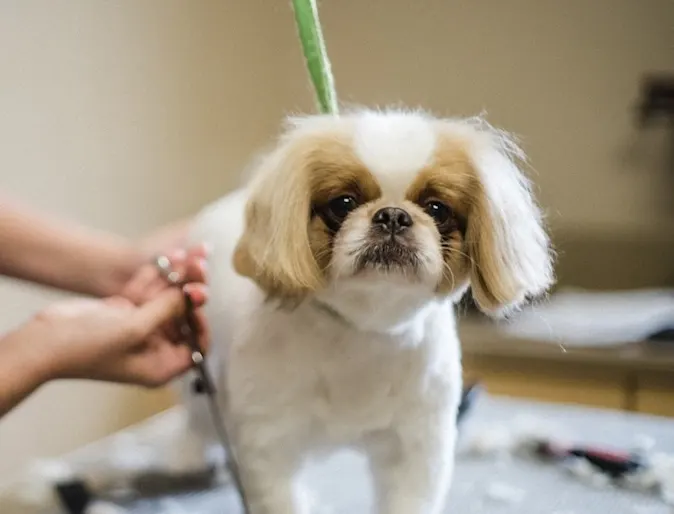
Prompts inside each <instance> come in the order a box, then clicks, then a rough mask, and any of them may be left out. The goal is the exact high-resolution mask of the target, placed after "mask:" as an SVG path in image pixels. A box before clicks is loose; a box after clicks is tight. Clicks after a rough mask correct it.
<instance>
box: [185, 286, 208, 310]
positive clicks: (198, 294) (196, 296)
mask: <svg viewBox="0 0 674 514" xmlns="http://www.w3.org/2000/svg"><path fill="white" fill-rule="evenodd" d="M183 291H185V292H186V293H187V294H188V295H190V298H191V299H192V301H193V302H194V303H195V304H197V305H201V304H203V303H204V302H205V301H206V292H205V291H204V289H203V286H199V285H198V284H185V286H184V287H183Z"/></svg>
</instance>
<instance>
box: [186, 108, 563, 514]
mask: <svg viewBox="0 0 674 514" xmlns="http://www.w3.org/2000/svg"><path fill="white" fill-rule="evenodd" d="M523 161H524V155H523V154H522V152H521V150H520V149H519V147H518V146H517V145H516V144H515V142H514V141H513V140H512V138H511V137H509V135H508V134H506V133H504V132H502V131H499V130H497V129H495V128H493V127H491V126H490V125H489V124H488V123H487V122H486V121H484V120H483V119H482V118H469V119H440V118H436V117H434V116H432V115H430V114H428V113H424V112H417V111H413V112H408V111H399V110H385V111H372V110H360V111H353V112H349V113H346V114H342V115H340V116H328V115H316V116H306V117H296V118H291V119H289V120H288V122H287V125H286V127H285V130H284V132H283V134H282V136H281V137H280V139H279V141H278V143H277V145H276V146H275V147H274V148H273V149H272V150H271V151H270V152H269V153H268V154H267V155H265V156H264V157H263V158H262V159H261V160H260V162H259V164H258V165H257V167H256V168H255V170H254V171H255V173H254V174H253V177H252V179H251V180H250V182H249V183H248V185H246V186H245V187H243V188H241V189H239V190H237V191H234V192H233V193H231V194H228V195H226V196H225V197H224V198H222V199H220V200H218V201H216V202H214V203H213V204H211V205H209V206H207V207H206V208H205V209H204V210H203V211H202V213H201V214H200V215H199V216H198V217H197V219H196V222H195V225H194V228H193V230H192V233H191V236H190V238H191V241H192V242H194V243H202V242H206V243H208V244H210V245H211V249H212V251H211V254H210V257H209V270H210V271H209V273H210V276H209V280H210V289H211V298H210V301H209V304H208V306H207V307H206V316H207V319H208V322H209V324H210V327H211V331H212V343H211V347H212V349H211V358H210V364H211V366H212V369H211V372H212V373H213V375H214V376H215V377H216V379H217V381H218V384H219V386H220V389H221V390H222V391H226V393H225V394H224V396H223V398H224V399H223V400H222V405H221V408H222V410H223V411H224V412H225V413H226V419H227V426H228V428H229V430H230V432H231V433H230V436H231V437H232V440H233V445H234V447H235V453H236V457H237V460H238V464H239V467H240V468H241V474H242V480H243V484H244V486H245V490H246V494H247V496H248V501H249V503H250V509H251V512H252V514H305V513H306V512H307V509H308V506H307V501H306V495H305V492H304V491H303V489H302V485H301V484H300V483H298V479H297V476H298V472H299V470H300V469H301V468H302V466H303V464H304V463H305V462H306V461H307V459H310V458H311V457H312V456H315V455H318V454H321V453H324V452H329V451H332V450H334V449H338V448H342V447H350V448H355V449H358V450H359V451H362V452H363V453H364V455H365V456H366V457H367V458H368V460H369V463H370V469H371V471H372V475H373V484H374V487H375V493H376V498H377V501H378V512H380V513H381V514H438V513H440V512H441V511H442V509H443V507H444V505H445V502H446V496H447V492H448V489H449V486H450V483H451V478H452V473H453V460H454V447H455V439H456V414H457V407H458V403H459V399H460V392H461V389H462V381H461V362H460V361H461V359H460V353H461V352H460V345H459V340H458V337H457V332H456V321H455V313H454V311H455V304H456V303H457V301H459V300H460V299H461V297H462V296H463V295H464V294H465V293H466V292H467V291H468V290H470V292H471V295H472V298H473V300H474V302H475V304H476V305H477V306H478V307H479V309H480V310H481V311H483V312H484V313H486V314H487V315H490V316H495V317H502V316H505V315H507V314H509V313H511V312H513V311H515V310H516V309H518V308H520V307H521V306H522V305H524V304H525V303H526V302H527V301H529V300H530V299H532V298H536V297H538V296H540V295H542V294H544V293H545V292H546V290H547V289H548V288H549V286H550V285H551V284H552V282H553V265H552V264H553V259H552V252H551V249H550V243H549V238H548V235H547V233H546V228H545V225H544V222H543V218H542V214H541V211H540V209H539V207H538V206H537V203H536V201H535V199H534V197H533V194H532V191H531V187H530V182H529V181H528V179H527V178H526V176H525V174H524V173H523V172H522V171H521V169H520V163H521V162H523ZM180 388H181V389H182V391H183V394H184V402H185V406H186V409H187V411H188V413H189V417H190V418H189V419H190V422H189V424H190V434H191V439H190V440H189V441H190V442H189V443H185V444H189V445H191V449H190V450H189V451H191V452H192V453H193V454H194V455H198V456H200V457H202V456H203V451H204V448H205V447H206V446H207V445H208V444H209V443H208V442H209V441H211V442H212V441H213V437H214V436H213V433H212V432H211V421H210V419H209V417H208V413H207V411H206V404H205V399H203V398H202V397H198V396H195V395H194V393H193V391H192V390H191V384H190V380H189V378H185V379H184V380H183V381H182V383H181V384H180ZM185 451H188V450H185ZM184 454H185V453H183V455H184Z"/></svg>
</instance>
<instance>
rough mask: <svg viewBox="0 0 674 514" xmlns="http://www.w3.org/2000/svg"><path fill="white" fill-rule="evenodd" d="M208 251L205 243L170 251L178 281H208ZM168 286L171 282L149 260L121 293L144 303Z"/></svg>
mask: <svg viewBox="0 0 674 514" xmlns="http://www.w3.org/2000/svg"><path fill="white" fill-rule="evenodd" d="M207 253H208V252H207V248H206V246H205V245H197V246H194V247H192V248H189V249H188V250H183V249H174V250H171V251H169V252H168V254H167V257H168V259H169V261H170V263H171V269H172V270H173V271H175V272H176V273H177V277H178V281H179V282H181V283H192V282H194V283H200V284H204V283H206V267H207V265H206V257H207ZM148 261H149V259H148ZM167 287H170V284H169V283H168V282H167V281H166V279H165V278H164V277H162V276H161V274H160V273H159V270H158V269H157V267H156V266H155V265H154V263H152V262H147V263H146V264H144V265H142V266H141V267H140V268H139V269H138V270H137V271H136V273H135V274H134V275H133V277H131V279H130V280H129V281H128V282H127V283H126V284H125V285H124V287H123V288H122V290H121V291H120V295H121V296H123V297H124V298H127V299H128V300H130V301H131V302H133V303H134V304H136V305H142V304H143V303H145V302H146V301H147V300H148V299H150V298H154V297H155V296H156V295H157V293H158V292H159V291H161V290H163V289H166V288H167Z"/></svg>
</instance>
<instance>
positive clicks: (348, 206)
mask: <svg viewBox="0 0 674 514" xmlns="http://www.w3.org/2000/svg"><path fill="white" fill-rule="evenodd" d="M356 207H358V202H356V199H355V198H354V197H353V196H349V195H343V196H339V197H337V198H334V199H332V200H330V202H329V203H328V210H329V211H330V214H331V215H332V216H333V217H334V218H335V219H338V220H340V221H341V220H343V219H344V218H346V217H347V216H348V215H349V213H350V212H351V211H352V210H354V209H355V208H356Z"/></svg>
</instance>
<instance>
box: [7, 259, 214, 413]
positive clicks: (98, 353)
mask: <svg viewBox="0 0 674 514" xmlns="http://www.w3.org/2000/svg"><path fill="white" fill-rule="evenodd" d="M151 268H152V267H151V266H146V267H144V268H143V269H141V270H139V272H138V273H137V277H134V278H136V279H137V281H139V282H144V283H145V285H146V287H145V290H147V291H152V290H154V291H155V293H154V294H153V296H152V297H151V298H149V299H148V300H147V301H146V302H145V303H143V304H142V305H140V306H137V305H135V304H134V303H133V302H131V301H130V300H128V299H127V298H123V297H119V296H117V297H111V298H106V299H104V300H99V299H85V298H81V299H80V298H78V299H74V300H67V301H62V302H58V303H56V304H54V305H52V306H50V307H48V308H47V309H45V310H44V311H42V312H40V313H39V314H38V315H36V316H35V317H34V318H32V319H31V320H29V321H28V322H26V323H25V324H24V325H22V326H20V327H19V328H17V329H16V330H14V331H13V332H11V333H10V334H8V335H6V336H4V337H0V417H2V416H3V415H4V414H6V413H7V412H9V411H10V410H11V409H12V408H14V407H15V406H16V405H18V404H19V403H20V402H21V401H22V400H23V399H25V398H26V397H27V396H29V395H30V394H31V393H32V392H34V391H35V390H36V389H38V388H39V387H40V386H41V385H42V384H44V383H45V382H48V381H50V380H54V379H61V378H81V379H82V378H84V379H92V380H104V381H112V382H123V383H132V384H138V385H144V386H159V385H163V384H165V383H166V382H168V381H170V380H171V379H173V378H174V377H176V376H178V375H180V374H182V373H183V372H185V371H186V370H187V369H188V368H189V367H190V365H191V359H190V351H189V349H188V348H187V347H186V346H185V345H182V344H177V343H179V342H181V336H180V335H179V334H178V333H177V331H176V330H175V326H174V323H173V321H174V319H175V318H177V317H178V316H180V315H181V314H182V313H183V311H184V300H183V297H182V294H181V292H180V290H179V289H178V288H168V289H167V288H165V287H163V288H162V287H155V286H154V285H153V282H154V281H156V280H155V279H157V278H158V277H157V276H156V272H155V276H154V277H152V276H151V275H149V274H148V270H149V269H151ZM176 268H177V267H176ZM183 269H184V270H185V273H187V277H188V279H192V277H194V280H196V282H190V283H189V284H187V285H186V286H185V288H186V290H187V291H188V292H189V293H190V296H191V297H192V299H193V301H194V303H195V305H196V306H197V307H199V306H201V305H203V304H204V303H205V301H206V297H207V290H206V287H205V286H204V285H203V279H204V276H203V270H202V272H201V276H199V275H198V273H197V271H196V270H192V271H190V270H189V269H188V268H183ZM197 319H198V320H199V336H200V342H201V344H202V346H205V343H206V341H207V330H206V326H205V323H204V321H203V316H202V314H201V312H200V311H199V310H198V311H197Z"/></svg>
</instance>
